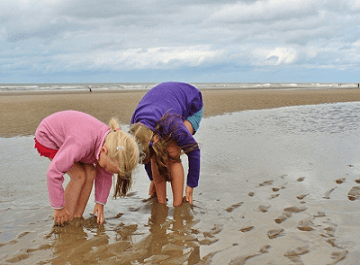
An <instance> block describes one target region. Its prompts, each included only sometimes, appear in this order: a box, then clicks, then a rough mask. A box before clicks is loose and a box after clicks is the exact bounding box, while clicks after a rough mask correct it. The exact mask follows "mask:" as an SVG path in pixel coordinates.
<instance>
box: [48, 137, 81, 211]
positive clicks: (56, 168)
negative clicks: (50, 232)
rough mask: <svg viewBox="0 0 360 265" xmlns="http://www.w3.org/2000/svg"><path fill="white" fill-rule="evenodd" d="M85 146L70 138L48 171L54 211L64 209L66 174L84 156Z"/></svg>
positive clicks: (50, 197)
mask: <svg viewBox="0 0 360 265" xmlns="http://www.w3.org/2000/svg"><path fill="white" fill-rule="evenodd" d="M84 152H86V150H85V149H84V147H83V145H82V144H80V143H79V141H78V140H77V139H76V138H73V137H69V138H68V139H66V141H65V142H64V144H63V145H62V146H61V147H60V149H59V151H58V152H57V154H56V155H55V157H54V158H53V160H52V161H51V163H50V166H49V168H48V171H47V186H48V193H49V199H50V204H51V206H52V207H53V208H54V209H62V208H63V207H64V205H65V200H64V188H63V186H62V185H63V182H64V174H65V173H66V172H68V171H69V170H70V169H71V168H72V166H73V165H74V164H75V163H76V162H77V161H80V159H81V157H83V156H84Z"/></svg>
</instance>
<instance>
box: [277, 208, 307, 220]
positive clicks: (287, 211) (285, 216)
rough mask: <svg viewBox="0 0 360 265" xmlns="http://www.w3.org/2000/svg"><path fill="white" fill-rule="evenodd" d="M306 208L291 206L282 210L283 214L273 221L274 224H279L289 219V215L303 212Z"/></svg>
mask: <svg viewBox="0 0 360 265" xmlns="http://www.w3.org/2000/svg"><path fill="white" fill-rule="evenodd" d="M306 209H307V208H306V207H305V206H292V207H288V208H285V209H284V212H283V213H282V214H281V215H280V216H279V217H278V218H276V219H275V222H276V223H278V224H281V223H282V222H284V221H286V220H287V219H288V218H290V217H291V213H300V212H303V211H305V210H306Z"/></svg>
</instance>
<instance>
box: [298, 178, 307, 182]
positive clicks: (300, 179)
mask: <svg viewBox="0 0 360 265" xmlns="http://www.w3.org/2000/svg"><path fill="white" fill-rule="evenodd" d="M304 180H305V177H300V178H298V179H297V181H299V182H302V181H304Z"/></svg>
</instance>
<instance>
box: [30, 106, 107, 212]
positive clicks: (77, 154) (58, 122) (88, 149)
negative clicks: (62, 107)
mask: <svg viewBox="0 0 360 265" xmlns="http://www.w3.org/2000/svg"><path fill="white" fill-rule="evenodd" d="M109 132H110V128H109V126H108V125H106V124H105V123H103V122H101V121H99V120H98V119H96V118H94V117H93V116H91V115H88V114H86V113H83V112H79V111H72V110H69V111H61V112H57V113H54V114H52V115H50V116H48V117H46V118H45V119H43V120H42V122H41V123H40V125H39V127H38V128H37V129H36V132H35V138H36V140H37V141H38V142H39V143H40V144H42V145H43V146H45V147H47V148H50V149H55V150H58V152H57V154H56V155H55V157H54V158H53V160H52V161H51V163H50V166H49V168H48V171H47V186H48V193H49V199H50V203H51V206H52V207H53V208H55V209H61V208H63V207H64V205H65V200H64V188H63V186H62V184H63V182H64V176H63V175H64V174H65V173H66V172H68V171H69V170H70V168H71V167H72V166H73V165H74V164H75V163H76V162H82V163H85V164H93V165H94V166H96V168H97V169H96V170H97V174H96V177H95V201H96V202H97V203H100V204H103V205H104V204H106V201H107V198H108V196H109V193H110V189H111V184H112V176H113V173H110V172H107V171H106V170H105V169H104V168H102V167H100V166H99V164H98V161H97V160H98V159H99V155H100V149H101V147H102V145H103V144H104V141H105V137H106V136H107V134H108V133H109Z"/></svg>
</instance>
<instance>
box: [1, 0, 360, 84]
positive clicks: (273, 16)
mask: <svg viewBox="0 0 360 265" xmlns="http://www.w3.org/2000/svg"><path fill="white" fill-rule="evenodd" d="M359 27H360V0H259V1H255V0H241V1H231V0H221V1H220V0H143V1H137V0H46V1H43V0H0V83H19V82H20V83H31V82H44V83H47V82H55V83H64V82H162V81H185V82H342V83H345V82H360V71H359V70H360V30H359Z"/></svg>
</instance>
